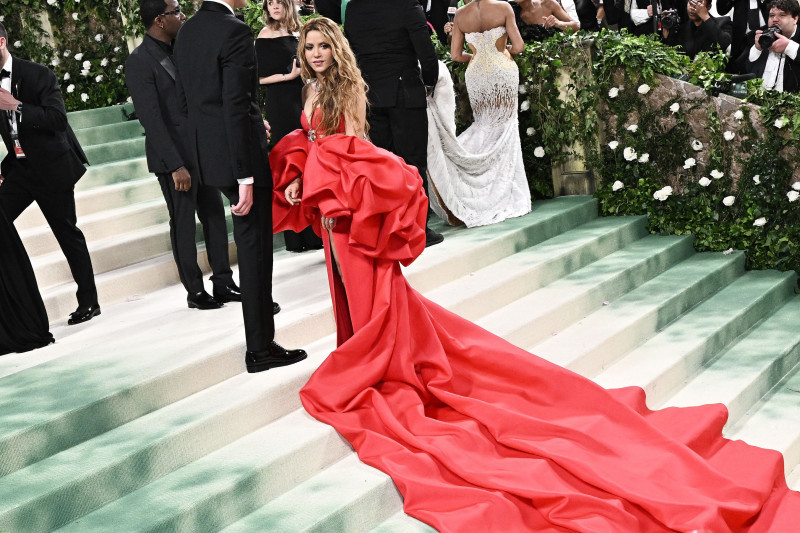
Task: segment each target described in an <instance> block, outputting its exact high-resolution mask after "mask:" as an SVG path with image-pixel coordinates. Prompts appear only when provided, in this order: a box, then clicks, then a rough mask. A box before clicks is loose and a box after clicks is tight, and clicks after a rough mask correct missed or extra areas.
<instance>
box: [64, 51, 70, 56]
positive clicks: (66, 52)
mask: <svg viewBox="0 0 800 533" xmlns="http://www.w3.org/2000/svg"><path fill="white" fill-rule="evenodd" d="M71 55H72V50H64V57H69V56H71Z"/></svg>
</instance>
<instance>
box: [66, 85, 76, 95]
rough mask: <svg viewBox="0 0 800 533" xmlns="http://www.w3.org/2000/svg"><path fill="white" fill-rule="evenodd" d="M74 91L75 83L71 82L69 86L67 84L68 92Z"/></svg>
mask: <svg viewBox="0 0 800 533" xmlns="http://www.w3.org/2000/svg"><path fill="white" fill-rule="evenodd" d="M73 91H75V86H74V85H73V84H71V83H70V84H69V86H67V92H68V93H71V92H73Z"/></svg>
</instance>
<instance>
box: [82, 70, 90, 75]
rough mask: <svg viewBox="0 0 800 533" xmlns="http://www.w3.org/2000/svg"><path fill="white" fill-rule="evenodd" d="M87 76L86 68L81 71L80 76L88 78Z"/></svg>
mask: <svg viewBox="0 0 800 533" xmlns="http://www.w3.org/2000/svg"><path fill="white" fill-rule="evenodd" d="M88 75H89V69H88V68H85V69H83V70H81V76H88Z"/></svg>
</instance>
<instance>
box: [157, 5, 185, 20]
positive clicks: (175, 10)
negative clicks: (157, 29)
mask: <svg viewBox="0 0 800 533" xmlns="http://www.w3.org/2000/svg"><path fill="white" fill-rule="evenodd" d="M180 14H181V6H178V7H176V8H175V9H173V10H172V11H165V12H164V13H161V14H160V15H159V17H166V16H167V15H176V16H177V15H180Z"/></svg>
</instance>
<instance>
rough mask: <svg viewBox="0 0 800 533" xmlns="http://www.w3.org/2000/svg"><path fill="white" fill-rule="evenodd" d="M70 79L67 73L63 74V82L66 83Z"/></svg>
mask: <svg viewBox="0 0 800 533" xmlns="http://www.w3.org/2000/svg"><path fill="white" fill-rule="evenodd" d="M69 78H70V75H69V72H67V73H65V74H64V81H67V80H68V79H69Z"/></svg>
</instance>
